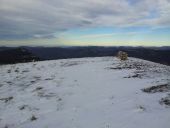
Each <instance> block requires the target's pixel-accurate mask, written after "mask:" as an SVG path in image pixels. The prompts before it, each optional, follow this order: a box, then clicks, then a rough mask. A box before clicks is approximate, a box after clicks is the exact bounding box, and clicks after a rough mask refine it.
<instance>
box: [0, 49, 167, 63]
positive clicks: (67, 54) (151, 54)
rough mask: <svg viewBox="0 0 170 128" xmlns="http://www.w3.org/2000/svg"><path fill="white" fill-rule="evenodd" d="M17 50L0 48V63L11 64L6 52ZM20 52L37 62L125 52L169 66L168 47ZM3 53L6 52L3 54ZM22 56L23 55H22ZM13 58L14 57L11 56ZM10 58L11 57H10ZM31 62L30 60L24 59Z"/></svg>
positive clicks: (31, 50) (113, 54)
mask: <svg viewBox="0 0 170 128" xmlns="http://www.w3.org/2000/svg"><path fill="white" fill-rule="evenodd" d="M16 49H18V48H15V47H9V48H8V47H0V63H3V62H5V63H11V62H15V60H12V61H10V60H11V59H8V58H9V57H8V54H6V53H8V52H10V53H11V51H15V50H16ZM19 49H20V50H22V49H24V50H25V51H27V52H29V53H31V54H32V55H33V56H35V57H37V58H39V59H38V60H56V59H67V58H82V57H103V56H115V55H116V54H117V52H118V51H126V52H127V53H128V54H129V56H130V57H135V58H141V59H145V60H149V61H153V62H157V63H161V64H165V65H170V56H169V55H170V47H168V46H167V47H123V46H122V47H97V46H89V47H19ZM5 51H7V52H6V53H5ZM23 55H24V54H23ZM11 56H12V57H13V58H14V57H15V56H16V55H15V54H14V55H11ZM1 58H6V59H7V60H8V61H9V62H8V61H4V60H3V59H1ZM10 58H11V57H10ZM18 58H20V60H19V61H16V62H15V63H17V62H18V63H19V62H24V60H23V61H22V54H20V56H19V57H18ZM26 60H27V62H28V61H32V59H26ZM34 60H37V59H34Z"/></svg>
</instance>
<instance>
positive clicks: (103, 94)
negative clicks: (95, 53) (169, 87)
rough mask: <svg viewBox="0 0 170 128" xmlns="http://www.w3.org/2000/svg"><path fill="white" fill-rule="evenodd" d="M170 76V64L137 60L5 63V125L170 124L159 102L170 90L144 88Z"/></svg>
mask: <svg viewBox="0 0 170 128" xmlns="http://www.w3.org/2000/svg"><path fill="white" fill-rule="evenodd" d="M136 64H141V66H140V67H139V69H137V68H136V67H134V66H133V65H136ZM127 65H128V66H129V65H131V66H132V68H122V69H116V67H126V66H127ZM128 66H127V67H128ZM137 72H138V73H139V75H140V77H132V76H133V75H134V74H136V73H137ZM169 76H170V67H169V66H165V65H161V64H156V63H153V62H149V61H145V60H141V59H136V58H129V60H128V61H126V62H121V61H120V60H118V59H117V58H114V57H95V58H79V59H62V60H52V61H42V62H31V63H22V64H14V65H2V66H0V81H1V82H0V99H1V100H0V128H56V127H57V128H169V127H170V108H169V107H168V106H165V105H162V104H160V103H159V100H160V99H161V98H163V97H165V96H167V95H168V94H169V92H158V93H155V94H148V93H145V92H143V91H142V90H141V89H143V88H146V87H150V86H154V85H158V84H164V83H167V82H169V80H170V78H169ZM9 97H13V98H12V99H10V100H8V101H5V100H4V98H9ZM32 116H35V117H36V119H35V120H31V118H32Z"/></svg>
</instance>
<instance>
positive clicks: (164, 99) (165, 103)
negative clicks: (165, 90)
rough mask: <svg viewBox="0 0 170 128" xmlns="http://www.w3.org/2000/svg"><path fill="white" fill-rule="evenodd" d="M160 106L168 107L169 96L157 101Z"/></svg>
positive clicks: (169, 102) (169, 104)
mask: <svg viewBox="0 0 170 128" xmlns="http://www.w3.org/2000/svg"><path fill="white" fill-rule="evenodd" d="M159 103H160V104H162V105H163V104H164V105H166V106H170V94H169V95H168V96H167V97H164V98H162V99H161V100H160V101H159Z"/></svg>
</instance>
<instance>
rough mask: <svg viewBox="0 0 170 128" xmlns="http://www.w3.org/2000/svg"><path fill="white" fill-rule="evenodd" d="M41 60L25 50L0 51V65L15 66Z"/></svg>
mask: <svg viewBox="0 0 170 128" xmlns="http://www.w3.org/2000/svg"><path fill="white" fill-rule="evenodd" d="M37 60H40V59H39V58H38V57H36V56H35V55H33V54H32V53H31V52H29V51H28V50H27V49H25V48H11V49H7V48H6V49H5V48H3V49H1V50H0V64H14V63H21V62H30V61H37Z"/></svg>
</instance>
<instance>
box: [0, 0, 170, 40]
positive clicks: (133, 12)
mask: <svg viewBox="0 0 170 128" xmlns="http://www.w3.org/2000/svg"><path fill="white" fill-rule="evenodd" d="M153 15H154V16H153ZM106 26H112V27H131V26H150V27H158V26H159V27H165V26H170V1H169V0H142V1H139V0H74V1H70V0H62V1H61V0H1V1H0V28H1V29H0V39H23V38H24V39H27V38H28V39H31V38H54V37H55V36H56V33H57V32H62V31H66V30H69V29H75V28H91V27H106Z"/></svg>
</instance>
